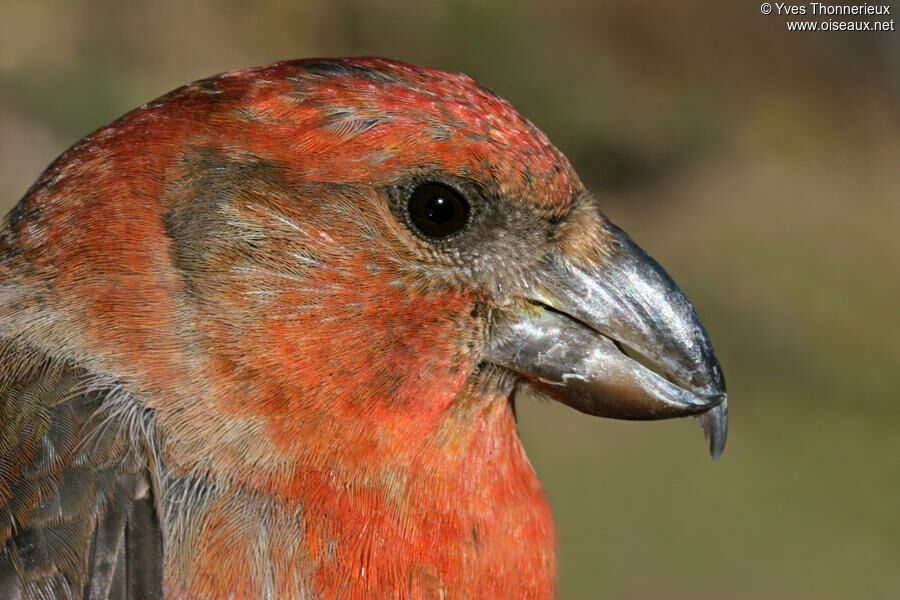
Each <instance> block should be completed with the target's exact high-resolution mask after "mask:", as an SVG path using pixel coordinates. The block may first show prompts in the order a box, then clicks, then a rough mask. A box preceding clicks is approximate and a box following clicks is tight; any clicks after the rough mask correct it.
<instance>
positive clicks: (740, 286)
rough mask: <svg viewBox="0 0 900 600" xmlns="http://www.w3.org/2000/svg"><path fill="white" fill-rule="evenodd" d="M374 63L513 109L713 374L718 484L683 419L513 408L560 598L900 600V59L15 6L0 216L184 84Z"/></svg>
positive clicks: (5, 59)
mask: <svg viewBox="0 0 900 600" xmlns="http://www.w3.org/2000/svg"><path fill="white" fill-rule="evenodd" d="M892 8H894V9H895V10H896V11H898V12H900V5H896V4H895V6H894V7H892ZM832 18H834V17H832ZM872 18H873V19H874V18H875V17H872ZM857 19H858V18H857ZM359 54H376V55H384V56H390V57H394V58H399V59H403V60H406V61H409V62H416V63H422V64H426V65H429V66H434V67H439V68H443V69H449V70H458V71H465V72H467V73H469V74H470V75H472V76H474V77H475V78H477V79H478V80H480V81H481V82H483V83H484V84H486V85H488V86H489V87H491V88H492V89H494V90H495V91H497V92H498V93H499V94H501V95H502V96H504V97H506V98H507V99H509V100H510V101H511V102H512V103H513V104H514V105H516V106H517V107H518V108H519V110H520V111H521V112H522V113H523V114H525V115H526V116H527V117H529V118H530V119H532V120H533V121H534V122H535V123H536V124H537V125H538V126H539V127H541V128H542V129H543V130H544V131H545V132H547V134H548V135H549V136H550V138H551V139H552V140H554V141H555V142H556V144H557V145H558V146H559V147H560V148H561V149H562V150H563V151H564V152H565V153H566V154H567V155H568V156H569V157H570V158H571V159H572V161H573V163H574V164H575V166H576V168H577V170H578V171H579V173H580V174H581V176H582V178H583V179H584V181H585V182H586V183H587V184H588V186H589V187H590V188H591V189H592V190H593V191H594V192H595V193H596V194H597V195H598V196H599V197H601V198H602V199H603V205H604V207H605V211H606V213H607V215H608V216H609V217H610V218H611V219H612V220H613V221H615V222H616V223H618V224H619V225H620V226H621V227H623V228H624V229H625V230H627V231H628V232H629V233H630V234H631V235H632V236H633V237H634V238H635V239H636V240H637V241H638V242H639V243H641V244H642V245H643V246H644V247H645V248H646V249H647V250H648V251H649V252H650V253H651V254H653V255H654V256H655V257H656V258H657V259H658V260H659V261H660V262H661V263H662V264H663V265H664V266H665V267H666V268H667V269H668V270H669V272H670V273H671V274H672V275H673V277H674V278H675V279H676V280H677V281H678V282H679V283H680V284H681V286H682V288H683V289H684V290H685V291H686V292H687V294H688V295H689V296H690V297H691V299H692V300H693V301H694V303H695V304H696V306H697V310H698V312H699V313H700V315H701V317H702V318H703V320H704V322H705V324H706V328H707V330H708V331H709V333H710V336H711V338H712V340H713V343H714V345H715V347H716V349H717V352H718V355H719V358H720V360H721V362H722V364H723V366H724V369H725V373H726V377H727V380H728V390H729V396H730V404H731V435H730V441H729V444H728V448H727V449H726V451H725V455H724V457H723V458H722V459H721V460H720V461H719V462H718V463H715V464H714V463H713V462H712V461H710V460H709V457H708V456H707V455H706V450H705V447H704V444H703V441H702V435H701V433H700V430H699V428H698V427H697V426H696V425H695V424H694V423H692V422H689V421H669V422H660V423H624V422H616V421H607V420H602V419H593V418H590V417H587V416H585V415H582V414H579V413H576V412H574V411H572V410H570V409H567V408H565V407H563V406H561V405H551V404H547V403H543V402H541V401H537V400H534V399H523V400H521V401H520V402H519V410H520V413H519V414H520V423H521V431H522V436H523V438H524V439H525V443H526V445H527V447H528V452H529V456H530V457H531V459H532V461H533V463H534V465H535V468H536V469H537V471H538V473H539V475H540V476H541V478H542V480H543V481H544V483H545V485H546V487H547V492H548V494H549V496H550V499H551V501H552V503H553V505H554V510H555V514H556V518H557V521H558V525H559V534H560V564H561V566H560V571H561V598H563V600H575V599H582V598H583V599H594V598H624V599H643V598H669V599H678V598H692V599H698V598H699V599H704V598H710V599H711V598H716V599H729V598H841V599H843V598H848V597H852V598H897V597H900V394H898V383H900V375H898V371H900V368H898V367H900V364H898V363H900V316H898V306H900V242H898V232H900V135H898V134H900V37H898V33H896V32H882V33H858V34H854V33H847V32H827V33H824V32H817V33H811V32H803V33H799V32H798V33H789V32H787V31H786V28H785V17H782V16H778V15H768V16H764V15H762V14H761V12H760V8H759V3H758V2H755V1H753V2H743V1H740V2H714V1H709V2H700V1H698V0H682V1H679V2H665V3H662V2H650V1H649V0H607V1H594V2H587V1H585V2H577V1H573V0H558V1H556V2H553V3H538V2H487V1H481V2H478V1H460V2H426V1H424V0H395V1H384V2H359V1H352V0H328V1H326V0H312V1H303V2H296V1H294V2H290V1H287V0H283V1H280V2H236V1H235V2H212V1H211V0H200V1H195V2H190V3H186V2H181V1H176V0H160V1H156V2H122V1H118V0H117V1H109V2H75V1H65V2H63V1H56V2H53V1H38V0H19V1H15V0H0V208H2V211H3V212H5V211H6V210H7V209H8V208H9V207H11V206H12V205H13V204H14V203H15V202H16V201H17V200H18V199H19V198H20V197H21V196H22V194H23V193H24V192H25V191H26V189H27V188H28V186H29V185H30V184H31V182H32V181H33V180H34V179H35V178H36V177H37V175H38V174H39V173H40V171H41V170H42V169H43V168H44V167H45V166H46V165H47V164H48V163H49V162H50V161H51V160H52V159H53V158H54V157H55V156H56V155H57V154H59V153H60V152H61V151H62V150H64V149H65V148H66V147H67V146H68V145H70V144H71V143H73V142H74V141H75V140H77V139H78V138H79V137H81V136H82V135H84V134H86V133H88V132H90V131H91V130H93V129H94V128H96V127H99V126H101V125H103V124H105V123H107V122H109V121H111V120H112V119H113V118H115V117H117V116H119V115H120V114H122V113H124V112H126V111H127V110H130V109H131V108H134V107H136V106H138V105H140V104H142V103H143V102H146V101H148V100H150V99H152V98H154V97H156V96H159V95H161V94H162V93H164V92H166V91H168V90H170V89H172V88H175V87H177V86H179V85H181V84H183V83H186V82H188V81H192V80H195V79H199V78H202V77H205V76H208V75H211V74H213V73H217V72H221V71H227V70H232V69H237V68H242V67H248V66H253V65H257V64H264V63H267V62H272V61H275V60H279V59H285V58H300V57H307V56H327V55H359Z"/></svg>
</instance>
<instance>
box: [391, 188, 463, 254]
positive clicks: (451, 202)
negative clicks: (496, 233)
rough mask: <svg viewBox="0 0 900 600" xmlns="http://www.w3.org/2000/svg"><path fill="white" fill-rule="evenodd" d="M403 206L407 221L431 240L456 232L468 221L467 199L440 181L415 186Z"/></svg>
mask: <svg viewBox="0 0 900 600" xmlns="http://www.w3.org/2000/svg"><path fill="white" fill-rule="evenodd" d="M406 210H407V212H408V214H409V221H410V223H411V224H412V225H413V226H414V227H415V228H416V229H418V230H419V232H420V233H421V234H422V235H424V236H425V237H427V238H431V239H434V240H441V239H444V238H448V237H450V236H452V235H453V234H455V233H458V232H459V231H461V230H462V229H463V228H464V227H465V226H466V224H467V223H468V222H469V203H468V202H467V201H466V199H465V198H463V197H462V196H461V195H460V194H459V193H458V192H457V191H455V190H454V189H452V188H450V187H447V186H446V185H443V184H440V183H423V184H422V185H420V186H418V187H417V188H416V189H414V190H413V192H412V194H411V195H410V197H409V202H408V203H407V205H406Z"/></svg>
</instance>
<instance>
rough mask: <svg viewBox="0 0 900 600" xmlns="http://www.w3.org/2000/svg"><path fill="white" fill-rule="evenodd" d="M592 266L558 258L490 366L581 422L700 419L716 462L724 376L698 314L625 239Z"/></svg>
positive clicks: (723, 418) (495, 334)
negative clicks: (589, 418) (581, 415)
mask: <svg viewBox="0 0 900 600" xmlns="http://www.w3.org/2000/svg"><path fill="white" fill-rule="evenodd" d="M606 227H607V229H608V232H609V234H610V236H611V237H612V240H613V252H612V254H611V256H609V257H608V259H607V260H605V261H604V262H603V264H591V265H588V266H586V265H585V263H584V262H583V261H580V262H576V261H574V260H573V259H571V258H570V257H567V256H562V255H560V254H553V255H551V256H549V257H548V258H547V259H546V262H545V264H544V265H543V268H542V269H541V271H542V272H541V276H540V279H541V281H540V285H539V286H535V287H536V289H537V290H539V291H535V292H534V297H531V298H526V302H524V303H520V304H517V305H515V306H514V308H510V309H509V310H505V311H502V312H501V313H500V314H499V315H498V316H497V317H496V318H495V320H494V322H493V328H492V334H491V339H490V342H489V344H488V348H487V355H486V357H485V360H487V362H490V363H494V364H497V365H500V366H502V367H505V368H507V369H510V370H512V371H515V372H516V373H518V374H520V375H521V376H522V377H524V378H525V379H526V380H527V381H528V382H529V383H530V384H531V385H532V387H534V388H535V389H537V390H538V391H540V392H542V393H545V394H547V395H549V396H551V397H552V398H554V399H556V400H559V401H560V402H563V403H564V404H567V405H569V406H571V407H573V408H575V409H577V410H580V411H582V412H585V413H588V414H591V415H597V416H601V417H611V418H616V419H632V420H650V419H668V418H673V417H684V416H690V415H694V416H696V417H697V419H698V420H699V421H700V424H701V426H702V427H703V431H704V433H705V435H706V438H707V440H708V442H709V450H710V453H711V454H712V457H713V459H714V460H715V459H718V458H719V456H720V455H721V454H722V451H723V450H724V449H725V440H726V437H727V433H728V406H727V401H726V394H725V379H724V377H723V375H722V368H721V367H720V366H719V361H718V360H717V359H716V355H715V353H714V352H713V349H712V345H711V344H710V341H709V338H708V337H707V335H706V331H705V330H704V328H703V325H702V324H701V323H700V319H699V318H698V317H697V313H696V311H695V310H694V307H693V306H692V305H691V303H690V301H688V299H687V297H685V295H684V293H683V292H682V291H681V290H680V289H679V288H678V285H676V283H675V282H674V281H673V280H672V278H671V277H669V275H668V273H666V272H665V271H664V270H663V268H662V267H661V266H660V265H659V263H657V262H656V261H655V260H654V259H653V258H652V257H651V256H650V255H649V254H647V253H646V252H644V250H643V249H642V248H641V247H640V246H638V245H637V244H636V243H635V242H634V241H633V240H632V239H631V238H630V237H628V236H627V235H626V234H625V232H623V231H622V230H621V229H619V228H617V227H615V226H614V225H612V224H608V223H607V224H606Z"/></svg>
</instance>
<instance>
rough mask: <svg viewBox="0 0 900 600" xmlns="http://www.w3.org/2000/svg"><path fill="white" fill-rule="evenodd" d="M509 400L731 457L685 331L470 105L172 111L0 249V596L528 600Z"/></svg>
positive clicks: (717, 388) (465, 86) (516, 123)
mask: <svg viewBox="0 0 900 600" xmlns="http://www.w3.org/2000/svg"><path fill="white" fill-rule="evenodd" d="M524 392H530V393H531V394H534V395H538V396H540V397H544V398H549V399H550V400H552V401H558V402H562V403H564V404H566V405H568V406H571V407H573V408H575V409H577V410H579V411H581V412H584V413H587V414H589V415H594V416H600V417H610V418H621V419H634V420H644V419H665V418H674V417H687V416H694V417H696V418H697V419H698V420H699V421H700V424H701V425H702V427H703V430H704V432H705V433H706V436H707V438H708V442H709V446H710V451H711V452H712V454H713V457H714V458H717V457H718V455H719V454H721V452H722V450H723V448H724V445H725V439H726V432H727V395H726V391H725V382H724V377H723V374H722V369H721V366H720V364H719V362H718V360H717V358H716V356H715V353H714V351H713V348H712V345H711V343H710V341H709V336H708V335H707V333H706V331H705V330H704V327H703V325H702V323H701V321H700V319H699V317H698V316H697V313H696V311H695V309H694V308H693V306H692V305H691V303H690V301H689V300H688V299H687V297H686V296H685V294H684V293H683V292H682V291H681V290H680V289H679V287H678V286H677V285H676V283H675V282H674V281H673V280H672V279H671V277H669V275H668V274H667V273H666V272H665V270H664V269H663V268H662V267H661V266H660V265H659V264H658V263H657V262H656V261H655V260H654V259H653V258H651V257H650V256H649V255H648V254H647V253H646V252H644V251H643V250H642V249H641V247H640V246H638V245H637V243H636V242H634V241H633V240H632V239H631V237H629V236H628V235H627V234H626V233H625V232H624V231H622V230H621V229H619V228H618V227H616V226H615V225H614V224H613V223H612V222H611V221H609V219H608V218H607V217H606V216H605V215H604V213H603V212H602V208H601V202H600V200H599V199H598V198H597V197H596V196H594V195H592V194H591V193H590V192H589V191H588V190H587V189H586V188H585V186H584V184H583V183H582V182H581V180H580V179H579V177H578V175H577V174H576V173H575V171H574V169H573V167H572V166H571V164H570V163H569V161H568V160H567V159H566V157H565V156H564V155H563V154H562V153H561V152H560V151H559V150H558V149H557V148H556V147H555V146H554V145H552V143H551V142H550V141H549V140H548V138H547V137H546V136H545V135H544V133H542V132H541V131H540V130H539V129H538V128H537V127H536V126H535V125H533V124H532V123H531V122H530V121H528V120H527V119H525V118H524V117H522V116H521V115H520V114H519V113H518V112H517V111H516V110H515V109H514V108H513V107H512V106H511V105H510V104H509V103H508V102H507V101H506V100H503V99H502V98H500V97H499V96H498V95H497V94H496V93H494V92H493V91H491V90H490V89H489V88H487V87H485V86H483V85H481V84H479V83H477V82H476V81H475V80H473V79H472V78H470V77H469V76H467V75H464V74H460V73H449V72H444V71H439V70H435V69H431V68H426V67H422V66H416V65H411V64H407V63H403V62H399V61H395V60H389V59H383V58H374V57H360V58H325V59H305V60H293V61H283V62H279V63H274V64H271V65H267V66H263V67H257V68H251V69H245V70H240V71H234V72H230V73H225V74H221V75H218V76H214V77H211V78H208V79H204V80H201V81H197V82H194V83H191V84H188V85H185V86H183V87H181V88H178V89H177V90H175V91H173V92H171V93H169V94H167V95H165V96H162V97H161V98H159V99H158V100H155V101H152V102H149V103H147V104H144V105H143V106H141V107H139V108H137V109H136V110H134V111H132V112H129V113H128V114H126V115H125V116H123V117H121V118H119V119H118V120H116V121H114V122H112V123H111V124H109V125H107V126H105V127H102V128H101V129H99V130H97V131H96V132H94V133H92V134H90V135H88V136H86V137H84V138H83V139H81V140H80V141H78V142H77V143H75V144H74V145H73V146H72V147H71V148H69V149H68V150H66V151H65V152H64V153H63V154H62V155H61V156H60V157H59V158H58V159H56V161H55V162H53V163H52V164H51V165H50V166H49V167H48V168H47V169H46V171H45V172H44V173H43V174H42V175H41V176H40V177H39V179H38V180H37V182H36V183H35V184H34V185H33V186H32V187H31V188H30V189H29V190H28V191H27V193H26V194H25V196H24V197H23V199H22V200H21V201H20V202H19V203H18V204H17V205H16V206H15V207H14V208H13V209H12V211H11V212H10V213H9V214H8V215H7V217H6V219H5V221H4V222H3V226H2V230H0V432H2V433H0V539H2V540H3V545H2V550H0V596H2V597H3V598H10V599H31V598H40V599H47V598H66V599H70V598H72V599H74V598H78V599H91V600H95V599H107V600H109V599H125V598H128V599H143V598H147V599H150V598H154V599H156V598H165V599H169V600H176V599H178V600H180V599H188V598H191V599H209V600H212V599H226V598H227V599H247V600H257V599H259V600H262V599H339V598H340V599H348V600H361V599H401V598H402V599H412V600H419V599H445V600H449V599H462V598H491V599H503V598H517V599H534V600H538V599H541V600H543V599H548V598H552V597H554V595H555V593H556V567H557V565H556V554H555V546H556V538H555V535H556V534H555V530H554V525H553V518H552V515H551V511H550V507H549V505H548V502H547V500H546V497H545V494H544V491H543V488H542V486H541V484H540V482H539V480H538V478H537V476H536V474H535V472H534V470H533V468H532V466H531V464H530V463H529V461H528V458H527V456H526V454H525V451H524V449H523V446H522V442H521V440H520V438H519V435H518V433H517V428H516V415H515V399H516V397H517V396H518V395H519V394H521V393H524Z"/></svg>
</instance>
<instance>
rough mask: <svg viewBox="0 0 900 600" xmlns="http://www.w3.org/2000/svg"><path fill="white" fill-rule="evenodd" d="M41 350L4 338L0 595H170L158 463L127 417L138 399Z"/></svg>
mask: <svg viewBox="0 0 900 600" xmlns="http://www.w3.org/2000/svg"><path fill="white" fill-rule="evenodd" d="M35 356H36V355H35V353H34V352H27V351H23V350H22V349H20V348H17V347H16V346H15V345H13V344H11V343H9V342H5V343H4V342H0V541H2V544H0V598H8V599H10V600H13V599H15V600H19V599H21V600H31V599H41V600H43V599H54V600H56V599H73V600H74V599H82V600H119V599H121V600H125V599H130V600H133V599H139V600H140V599H145V598H146V599H160V598H162V597H163V591H162V577H163V571H162V564H163V563H162V561H163V559H162V534H161V528H160V523H159V518H158V515H157V510H156V499H155V490H154V489H153V484H152V482H153V481H154V479H153V476H152V472H151V470H152V464H153V463H152V461H151V460H150V458H151V457H148V456H147V452H146V450H145V449H144V448H145V447H143V446H142V445H141V443H140V440H134V439H133V437H134V434H135V432H134V429H133V428H132V427H129V425H128V424H127V423H125V422H124V420H123V419H122V418H121V417H122V415H124V414H127V411H129V410H141V409H140V407H139V406H138V405H137V403H136V401H134V399H133V398H132V399H131V402H132V403H133V406H129V405H128V402H129V398H128V397H127V394H125V393H123V392H117V391H115V387H114V386H113V385H104V384H103V379H102V378H98V377H97V376H96V375H93V374H91V373H89V372H87V371H85V370H83V369H80V368H78V367H73V366H71V365H66V364H64V363H61V362H58V361H50V360H47V359H44V358H41V357H38V358H37V359H36V358H35ZM98 382H99V383H98ZM109 383H112V382H109ZM123 406H125V407H126V408H125V409H124V410H123Z"/></svg>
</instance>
